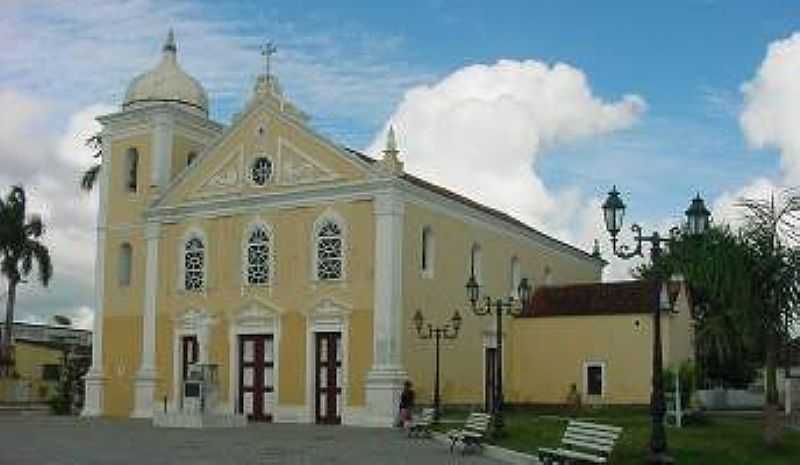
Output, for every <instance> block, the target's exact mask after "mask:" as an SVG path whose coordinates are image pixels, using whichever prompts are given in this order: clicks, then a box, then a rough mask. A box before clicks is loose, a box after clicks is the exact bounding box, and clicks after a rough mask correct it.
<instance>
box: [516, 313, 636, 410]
mask: <svg viewBox="0 0 800 465" xmlns="http://www.w3.org/2000/svg"><path fill="white" fill-rule="evenodd" d="M637 321H638V322H639V326H638V328H637V326H636V322H637ZM651 323H652V317H651V316H650V315H648V314H645V313H642V314H641V315H612V316H575V317H543V318H520V319H517V320H516V321H515V322H514V326H513V330H512V332H511V338H512V346H513V356H512V357H511V363H512V369H513V376H511V378H510V381H511V382H510V383H509V384H508V385H507V386H508V395H507V398H508V399H509V401H511V402H521V403H558V404H563V403H565V402H566V398H567V393H568V392H569V390H570V386H571V385H572V384H573V383H574V384H576V386H577V388H578V391H579V392H580V393H581V394H583V393H585V388H584V376H583V364H584V363H585V362H605V364H606V368H605V369H606V386H605V391H606V396H605V398H598V399H584V400H585V401H590V402H594V403H601V404H608V403H611V404H646V403H648V402H649V398H650V373H651V366H652V362H651V360H652V358H651V354H652V342H651V341H652V332H651V326H652V325H651ZM507 379H508V378H507Z"/></svg>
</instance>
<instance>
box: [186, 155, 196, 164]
mask: <svg viewBox="0 0 800 465" xmlns="http://www.w3.org/2000/svg"><path fill="white" fill-rule="evenodd" d="M195 158H197V152H189V154H188V155H186V166H189V165H191V164H192V163H194V159H195Z"/></svg>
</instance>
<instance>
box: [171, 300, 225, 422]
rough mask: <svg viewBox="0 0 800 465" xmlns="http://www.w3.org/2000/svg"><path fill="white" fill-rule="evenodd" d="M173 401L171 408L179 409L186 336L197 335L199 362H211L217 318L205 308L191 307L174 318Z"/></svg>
mask: <svg viewBox="0 0 800 465" xmlns="http://www.w3.org/2000/svg"><path fill="white" fill-rule="evenodd" d="M172 322H173V326H172V327H173V334H172V402H170V405H171V407H170V408H171V410H173V411H175V410H178V407H179V406H180V404H181V403H180V399H181V397H182V396H183V394H182V393H183V390H182V389H181V382H182V381H183V379H182V378H183V373H181V371H182V368H183V353H182V351H183V344H182V339H183V337H184V336H195V337H197V345H198V346H199V347H198V357H197V361H198V363H210V362H211V361H210V360H209V350H208V349H209V345H210V342H209V333H210V330H211V326H213V325H214V324H216V320H215V319H214V318H213V317H211V316H210V315H209V313H208V312H207V311H206V310H205V309H196V308H189V309H187V310H185V311H184V312H182V313H180V314H179V315H176V316H175V318H173V320H172Z"/></svg>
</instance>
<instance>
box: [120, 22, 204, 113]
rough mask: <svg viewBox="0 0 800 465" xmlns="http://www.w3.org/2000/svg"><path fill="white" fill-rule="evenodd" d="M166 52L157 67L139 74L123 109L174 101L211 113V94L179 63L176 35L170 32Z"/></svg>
mask: <svg viewBox="0 0 800 465" xmlns="http://www.w3.org/2000/svg"><path fill="white" fill-rule="evenodd" d="M163 50H164V55H163V57H162V58H161V62H160V63H159V64H158V66H156V67H155V69H152V70H150V71H148V72H146V73H144V74H140V75H139V76H137V77H136V78H135V79H134V80H133V81H132V82H131V83H130V85H129V86H128V90H127V91H126V92H125V101H124V102H123V104H122V108H123V109H126V110H127V109H133V108H141V107H144V106H148V105H154V104H163V103H174V104H177V105H181V106H182V107H183V108H184V109H187V110H190V111H194V112H200V113H202V114H203V115H205V116H208V94H206V91H205V89H203V86H202V85H200V82H199V81H197V79H195V78H193V77H192V76H189V74H187V73H186V71H184V70H183V69H181V67H180V66H179V65H178V60H177V56H176V54H177V53H176V52H177V47H176V46H175V36H174V35H173V33H172V31H171V30H170V31H169V35H168V36H167V41H166V42H165V43H164V48H163Z"/></svg>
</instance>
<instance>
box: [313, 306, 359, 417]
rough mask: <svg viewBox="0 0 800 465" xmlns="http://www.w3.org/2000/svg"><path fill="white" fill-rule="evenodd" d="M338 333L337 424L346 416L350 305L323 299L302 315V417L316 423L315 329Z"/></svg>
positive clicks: (319, 331)
mask: <svg viewBox="0 0 800 465" xmlns="http://www.w3.org/2000/svg"><path fill="white" fill-rule="evenodd" d="M337 332H338V333H340V334H341V338H342V385H341V386H340V387H341V388H342V405H341V407H340V412H341V419H342V422H341V424H343V425H344V424H347V422H348V420H347V419H348V418H349V410H348V407H347V406H348V395H349V392H350V389H349V384H350V383H349V382H348V381H349V376H348V374H349V365H350V360H349V359H350V356H349V355H350V309H349V308H348V307H345V306H344V305H342V304H340V303H338V302H336V301H334V300H333V299H323V300H321V301H320V302H319V303H317V305H315V306H314V307H313V308H312V310H311V311H310V312H308V314H307V315H306V421H307V422H308V423H316V421H317V415H316V401H317V400H316V392H315V391H316V389H315V388H316V385H317V383H316V380H317V374H316V371H317V370H316V363H317V360H316V355H317V348H316V340H317V335H316V333H337Z"/></svg>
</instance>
